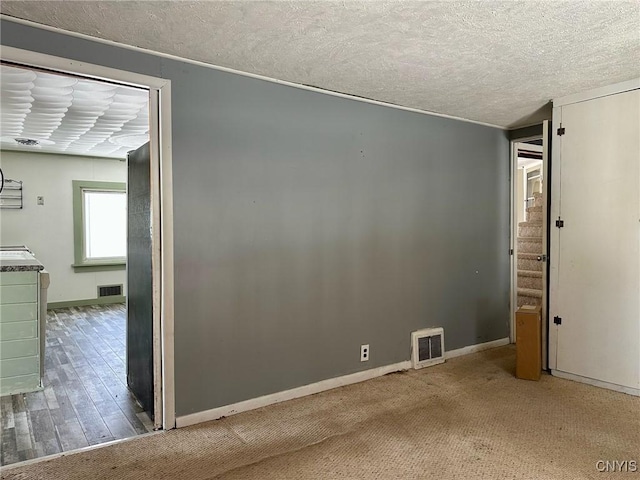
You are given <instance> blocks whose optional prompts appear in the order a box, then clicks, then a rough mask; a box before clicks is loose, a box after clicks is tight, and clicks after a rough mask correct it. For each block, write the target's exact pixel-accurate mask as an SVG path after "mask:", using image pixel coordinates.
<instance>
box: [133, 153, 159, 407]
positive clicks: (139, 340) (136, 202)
mask: <svg viewBox="0 0 640 480" xmlns="http://www.w3.org/2000/svg"><path fill="white" fill-rule="evenodd" d="M127 171H128V174H127V176H128V181H127V190H128V191H127V214H128V215H127V218H128V220H127V252H128V255H127V384H128V386H129V388H130V389H131V391H132V392H133V394H134V395H135V396H136V398H137V399H138V402H140V405H141V406H142V408H143V409H144V410H145V411H146V412H147V413H148V414H149V416H150V417H151V418H152V419H154V416H155V411H154V410H155V409H154V391H153V387H154V362H153V277H152V238H151V233H152V232H151V156H150V152H149V143H146V144H145V145H143V146H142V147H140V148H138V149H137V150H135V151H132V152H129V154H128V157H127Z"/></svg>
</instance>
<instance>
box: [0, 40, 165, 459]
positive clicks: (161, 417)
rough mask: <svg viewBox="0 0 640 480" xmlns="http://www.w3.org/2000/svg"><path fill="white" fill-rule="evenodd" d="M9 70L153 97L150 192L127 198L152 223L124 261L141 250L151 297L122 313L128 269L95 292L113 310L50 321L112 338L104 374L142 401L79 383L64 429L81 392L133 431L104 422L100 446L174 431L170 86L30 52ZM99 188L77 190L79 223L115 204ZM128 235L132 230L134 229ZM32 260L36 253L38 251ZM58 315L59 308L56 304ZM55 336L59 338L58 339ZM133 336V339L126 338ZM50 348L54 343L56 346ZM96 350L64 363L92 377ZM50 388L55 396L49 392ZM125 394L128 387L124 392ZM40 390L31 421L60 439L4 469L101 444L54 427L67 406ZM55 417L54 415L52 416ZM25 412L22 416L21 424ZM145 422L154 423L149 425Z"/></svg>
mask: <svg viewBox="0 0 640 480" xmlns="http://www.w3.org/2000/svg"><path fill="white" fill-rule="evenodd" d="M2 61H3V65H6V66H8V67H11V68H19V69H27V70H31V71H38V72H43V71H44V72H45V74H46V75H49V76H53V75H57V76H60V77H61V78H64V77H67V78H74V79H77V80H78V81H82V82H96V81H98V82H99V83H101V84H103V85H108V86H109V88H114V87H115V88H116V89H118V91H119V93H120V94H124V93H125V91H133V90H138V91H140V89H141V88H144V91H145V92H146V93H145V95H146V96H147V101H146V104H147V106H146V108H147V109H148V112H149V115H148V120H147V121H148V127H147V131H148V133H147V137H148V138H149V140H150V142H147V143H146V144H145V145H143V153H142V156H140V155H138V158H137V162H136V164H137V165H138V167H139V168H137V169H136V170H137V171H138V172H143V171H144V170H145V166H146V184H145V182H144V181H142V184H144V186H145V187H146V188H145V189H141V190H139V191H137V192H135V191H133V190H131V189H129V191H128V192H127V193H128V196H129V200H130V199H131V194H132V193H135V194H137V196H138V197H139V201H138V202H137V205H138V206H139V205H140V204H146V205H147V206H148V207H147V208H146V209H142V210H141V211H140V212H139V213H141V214H142V215H143V216H144V217H145V218H146V219H147V222H148V225H149V227H150V228H145V227H143V228H138V229H137V230H138V235H137V239H138V240H139V241H138V243H137V244H135V245H133V244H132V242H131V241H130V242H129V244H128V245H127V254H126V257H128V258H127V261H126V263H127V264H129V263H131V260H132V259H131V253H132V251H134V250H135V255H134V256H135V257H136V258H137V260H138V264H141V263H142V260H141V258H142V257H144V263H145V264H146V265H148V268H147V269H146V270H144V273H143V274H142V275H143V276H144V275H146V277H148V278H146V277H145V281H144V282H143V284H144V285H145V291H146V292H147V294H146V295H147V298H145V299H144V300H141V297H140V295H138V296H137V302H136V303H137V307H136V308H135V310H136V311H137V313H136V314H132V310H133V309H132V308H131V305H127V304H118V302H117V300H119V299H120V298H119V297H125V298H127V301H129V297H130V294H131V289H130V288H129V289H127V283H129V285H131V284H132V281H131V274H132V273H134V272H127V271H125V270H122V273H124V274H125V275H127V276H128V277H129V278H128V280H129V282H126V281H124V282H108V283H109V284H108V285H100V287H99V288H97V292H96V298H98V297H100V295H101V293H104V294H105V295H106V296H114V297H118V298H114V299H113V300H114V301H113V302H110V301H109V299H107V301H106V302H104V304H102V305H72V306H65V305H58V306H60V307H65V308H66V309H67V310H66V311H65V310H60V309H58V310H51V312H53V315H52V317H54V319H55V320H54V322H53V323H55V324H56V326H57V327H58V328H61V327H62V326H64V327H65V328H66V327H69V325H71V327H70V330H73V331H74V332H81V333H87V332H89V331H91V330H92V328H93V329H94V330H96V331H100V330H101V331H102V333H103V335H105V339H106V338H107V336H108V341H106V340H105V339H101V340H105V341H104V342H103V343H106V344H107V346H108V347H109V348H111V347H112V349H113V350H114V351H112V352H108V351H107V350H106V349H105V351H104V353H105V355H108V356H110V357H112V358H113V360H114V362H113V363H114V365H113V367H112V366H111V365H110V364H109V363H108V362H107V361H105V360H104V359H102V360H103V364H104V365H106V367H108V369H110V370H111V373H116V374H119V375H121V376H122V375H124V384H125V389H126V390H128V391H129V392H131V391H132V390H133V391H134V392H135V395H132V397H133V398H135V401H136V404H137V407H132V405H131V404H127V399H126V398H123V397H126V395H123V393H124V391H123V390H121V389H120V390H118V389H119V388H120V387H119V386H117V385H115V384H112V385H111V388H109V387H108V386H107V384H106V383H107V382H109V380H105V381H103V382H102V385H101V387H102V388H98V387H95V386H91V385H84V384H82V382H77V383H76V384H74V385H72V386H70V387H69V389H68V390H64V392H65V393H67V394H68V393H70V392H71V393H72V394H71V395H67V396H66V399H65V398H63V399H62V403H63V404H64V405H65V407H64V408H65V409H66V413H67V414H68V418H67V420H69V419H70V418H69V417H70V415H71V413H72V412H75V413H76V414H77V413H78V412H82V411H84V409H83V408H82V406H80V405H78V406H76V407H74V406H73V404H72V400H73V399H72V398H71V397H73V396H75V397H76V398H78V399H80V398H82V397H83V395H81V393H83V394H85V395H84V398H85V399H86V398H87V397H88V398H89V399H90V400H91V401H92V404H93V405H92V407H96V404H95V403H96V401H95V399H96V398H101V399H102V400H103V402H99V401H98V402H97V403H101V406H102V407H105V408H107V410H105V412H104V413H105V415H106V416H107V417H109V415H110V412H109V411H108V409H111V415H113V416H119V419H120V420H124V421H126V422H128V423H129V426H128V427H127V425H126V423H124V422H120V425H118V424H117V422H113V423H112V424H111V427H109V426H108V425H106V423H107V422H104V421H103V423H104V424H105V426H106V432H108V433H109V434H110V435H97V437H102V438H104V439H105V441H111V440H114V439H116V438H123V437H126V436H128V435H127V434H126V433H127V431H128V432H129V433H131V431H133V432H134V433H142V430H143V429H144V431H151V430H154V429H168V428H174V426H175V415H174V409H173V404H174V401H173V355H172V352H173V333H172V332H173V328H172V322H173V317H172V310H173V309H172V305H173V302H172V300H173V297H172V292H173V289H172V255H171V253H172V248H171V245H172V236H171V232H170V226H171V205H170V197H171V195H170V187H171V175H170V174H171V168H170V167H171V164H170V149H169V145H168V141H166V138H168V136H169V135H170V121H169V118H170V117H169V115H168V114H169V107H170V104H169V102H170V97H169V95H170V92H169V88H170V87H169V83H168V82H166V81H164V80H159V79H153V78H151V77H145V76H141V75H136V74H129V73H128V72H121V71H116V70H111V69H108V68H104V67H97V66H92V65H86V64H78V63H77V62H71V61H68V60H65V59H61V58H57V57H50V56H47V55H40V54H33V53H31V52H25V51H21V50H17V49H12V48H5V49H3V52H2ZM96 77H98V78H96ZM106 79H108V80H107V81H106V83H105V82H104V81H105V80H106ZM46 88H47V87H46V86H44V87H43V88H42V89H41V91H40V93H45V94H47V93H51V92H47V91H46ZM103 97H104V95H103ZM3 100H4V96H3ZM161 103H163V106H164V108H165V109H166V110H165V111H164V112H161V110H160V104H161ZM3 113H4V112H3ZM116 113H121V114H125V112H116ZM6 118H9V116H7V117H6ZM103 127H104V126H103ZM98 130H100V131H101V133H104V132H105V131H106V130H108V128H106V129H105V128H102V129H98ZM161 130H162V135H161ZM163 135H164V137H165V140H164V141H163ZM89 137H90V136H89ZM85 139H86V137H85ZM121 140H122V139H121ZM42 143H47V142H42ZM54 143H55V142H54ZM115 146H116V147H117V146H122V144H120V145H117V144H116V145H115ZM125 146H126V145H125ZM42 153H43V152H39V154H42ZM138 153H139V150H138ZM121 163H122V166H123V167H124V169H125V180H126V177H127V176H128V174H127V173H126V172H127V170H128V168H127V166H128V164H127V163H126V162H125V161H124V159H123V161H122V162H121ZM98 169H99V168H98ZM136 178H138V183H140V182H141V180H140V174H139V173H138V174H137V175H136ZM111 183H117V182H111ZM124 183H125V184H126V183H131V182H130V178H129V182H127V181H125V182H124ZM138 186H140V185H138ZM75 187H76V186H75V185H74V189H75ZM98 187H100V188H96V186H95V185H94V186H93V187H88V188H84V189H82V187H81V186H78V190H79V192H80V198H81V203H82V207H83V208H84V209H85V211H83V212H82V215H81V217H82V219H83V220H84V219H86V218H87V216H88V215H89V211H91V212H92V213H95V212H98V211H99V208H98V207H99V204H100V203H101V202H102V203H104V202H103V200H104V201H106V200H107V197H108V196H111V197H113V198H115V197H116V196H117V195H116V193H115V192H113V191H111V190H112V189H111V187H113V185H102V186H98ZM69 189H71V186H69ZM32 192H33V190H32ZM33 193H35V192H33ZM91 193H94V195H91ZM144 196H146V198H145V199H144V200H143V199H142V197H144ZM40 197H41V196H38V205H42V204H41V203H40V201H41V200H40ZM89 197H91V198H89ZM101 197H102V198H101ZM113 198H112V199H113ZM34 200H35V198H34ZM52 200H53V199H52ZM43 201H44V204H45V205H46V204H47V203H48V197H44V200H43ZM128 203H129V204H131V205H132V206H136V202H131V201H130V202H128ZM34 205H35V202H34ZM74 205H75V203H74ZM93 207H95V208H94V210H95V212H93V210H91V209H92V208H93ZM34 208H35V207H34ZM22 213H25V212H22ZM125 216H126V217H127V218H131V217H132V212H131V211H129V213H128V214H125ZM85 223H86V222H85ZM129 228H130V229H131V224H130V226H129ZM144 232H146V233H147V234H146V235H144V234H143V233H144ZM83 233H84V234H90V233H92V232H91V230H90V228H89V227H88V226H87V225H85V228H84V232H83ZM93 233H94V235H95V236H96V238H100V235H99V234H96V232H93ZM163 233H165V234H164V235H163V236H161V234H163ZM145 236H146V238H144V242H142V241H140V240H141V239H142V237H145ZM161 240H162V244H161ZM3 242H4V239H3ZM106 243H107V247H109V246H113V242H106ZM143 243H144V244H145V245H146V247H147V248H146V251H145V252H142V251H141V250H140V246H141V245H142V244H143ZM91 247H93V248H94V249H95V251H98V250H99V248H100V245H98V244H92V245H91ZM81 251H82V253H83V254H84V257H85V258H87V257H90V255H89V256H88V255H86V253H87V249H86V248H85V249H84V250H81ZM35 253H36V254H37V252H35ZM73 263H74V265H75V263H76V262H75V261H74V262H73ZM89 263H90V262H89ZM94 267H96V265H87V266H86V267H84V268H87V270H85V271H86V272H91V270H92V269H93V268H94ZM111 267H113V269H112V270H113V271H114V272H113V273H115V270H117V266H116V265H115V262H114V265H112V266H111ZM78 268H82V267H78ZM135 272H138V268H136V270H135ZM49 273H51V274H52V275H51V283H52V284H53V283H54V282H55V281H56V275H55V274H53V272H49ZM127 273H128V274H127ZM136 274H138V273H136ZM89 276H95V274H94V273H90V275H89ZM127 290H129V291H127ZM51 300H55V299H51ZM60 303H61V302H60ZM140 305H144V308H142V309H141V308H140ZM53 306H56V305H55V302H54V305H53ZM127 307H128V308H127ZM141 310H143V314H144V315H146V318H145V328H144V331H145V334H146V335H147V337H148V338H146V339H145V343H146V345H148V349H147V351H146V353H145V355H146V359H145V360H146V362H144V363H145V368H146V370H145V373H144V376H145V379H144V382H142V383H144V385H145V386H144V388H138V387H137V385H136V384H139V383H140V382H136V381H135V380H136V379H140V378H142V376H143V373H142V371H143V370H141V369H140V364H141V363H143V362H141V361H140V357H142V356H145V355H139V356H138V358H137V359H135V361H131V360H132V358H133V356H134V355H132V354H133V353H135V352H132V351H127V350H126V346H127V345H129V346H132V345H133V342H131V339H130V338H129V339H127V340H124V341H121V339H122V338H126V337H127V336H128V335H127V333H128V332H130V331H131V329H130V328H128V327H129V326H130V325H131V321H132V317H139V316H140V315H141V313H140V311H141ZM56 312H57V313H56ZM46 316H47V317H49V315H46ZM74 317H75V318H74ZM127 317H128V318H127ZM114 319H115V320H114ZM41 320H43V321H46V318H42V319H41ZM111 320H114V321H113V322H112V321H111ZM78 321H79V322H80V323H81V324H82V327H78V326H77V324H74V323H73V322H78ZM122 326H125V329H124V330H123V329H122V328H121V327H122ZM58 333H61V334H62V335H64V336H68V333H69V331H67V332H61V331H59V332H58ZM51 337H52V338H53V335H52V336H51ZM129 337H131V336H130V335H129ZM135 337H136V338H140V331H137V332H136V335H135ZM83 342H84V343H83ZM53 343H55V341H54V342H53ZM92 343H93V342H92V341H91V339H90V338H89V339H87V338H84V339H80V340H79V341H78V342H77V343H76V345H75V347H77V348H75V349H74V352H73V353H72V354H70V355H68V356H67V358H66V359H65V358H63V360H70V359H69V356H71V355H76V360H77V361H78V362H80V364H82V365H83V366H88V367H89V368H93V367H91V366H90V365H89V361H88V359H87V358H82V354H84V353H87V352H88V353H89V354H91V353H92V349H91V347H92ZM83 344H84V345H86V346H87V348H86V351H83V348H82V347H81V345H83ZM94 347H95V346H94ZM118 348H120V350H121V351H119V353H116V352H115V350H118ZM96 351H97V349H96V348H93V352H94V353H95V352H96ZM41 353H43V357H44V356H46V354H47V348H46V347H45V348H44V349H43V351H42V352H41ZM98 353H99V352H98ZM119 354H120V355H121V360H122V359H124V360H125V362H123V364H122V365H116V364H117V361H116V360H117V359H116V358H115V357H118V355H119ZM90 356H92V355H90ZM57 360H60V359H59V358H58V359H57ZM52 361H53V360H52ZM59 363H60V362H59ZM70 363H71V362H70V361H69V362H67V363H66V365H67V367H65V368H66V369H67V370H69V371H70V370H71V369H73V368H74V367H73V366H72V365H69V364H70ZM132 364H136V365H137V367H136V369H135V370H136V372H131V371H130V366H131V365H132ZM123 365H126V367H125V368H124V369H123V368H122V366H123ZM48 368H49V369H51V368H52V367H51V361H50V362H49V365H45V366H44V369H45V370H47V369H48ZM78 368H82V367H78ZM94 372H95V370H94ZM86 373H87V371H85V375H84V379H87V378H88V377H89V375H87V374H86ZM53 376H54V377H57V378H58V379H60V375H58V374H57V373H55V374H54V375H53ZM62 377H64V375H62ZM43 380H45V375H43ZM121 380H122V379H119V381H121ZM121 383H122V382H121ZM49 386H50V387H51V385H50V384H49ZM127 386H128V387H129V388H127ZM41 387H42V389H41V390H40V391H39V393H40V394H41V395H38V400H39V401H41V402H40V406H41V407H43V408H41V409H39V410H40V411H39V413H34V418H35V417H37V419H36V422H35V423H36V424H40V423H42V422H41V420H43V419H44V423H46V424H47V427H53V428H52V429H50V431H49V433H48V434H47V435H49V434H50V433H51V432H53V437H52V438H48V437H47V438H46V440H47V441H46V442H44V443H43V442H39V443H40V445H35V444H34V445H33V446H34V447H35V448H33V449H32V450H33V451H31V452H27V453H23V454H22V455H16V456H15V458H13V459H12V460H11V461H10V462H3V464H4V463H14V462H16V461H22V460H26V459H29V458H33V457H34V456H35V457H40V456H43V455H48V454H52V453H55V446H54V440H56V441H57V442H58V446H59V447H60V448H59V451H68V450H72V449H73V448H72V447H73V446H74V445H75V446H76V447H81V446H86V445H82V436H83V435H84V439H85V440H86V441H87V443H88V444H89V445H92V444H96V443H102V442H101V441H100V439H99V438H96V435H94V433H95V432H92V431H91V429H92V426H91V425H89V423H90V422H89V421H88V419H86V418H85V419H82V420H83V421H82V422H81V419H80V418H79V417H78V418H77V425H76V424H75V423H73V421H71V422H67V423H68V425H67V426H66V427H64V426H61V427H60V428H56V425H55V423H54V418H53V417H54V416H56V415H59V414H60V413H61V409H62V408H63V407H61V405H60V403H56V400H57V397H56V396H55V395H51V394H50V393H51V392H52V391H53V390H52V388H49V389H47V388H46V385H45V384H43V385H41ZM143 390H146V391H147V392H150V394H148V395H146V398H144V399H143V398H142V397H145V395H143V394H142V393H141V392H142V391H143ZM47 393H49V396H47V395H46V394H47ZM92 395H93V396H92ZM40 397H42V398H40ZM94 397H95V398H94ZM109 398H110V399H111V400H114V402H112V403H111V405H106V404H107V403H109V402H107V400H108V399H109ZM49 400H50V403H51V404H52V405H54V407H59V408H58V410H60V411H56V412H54V414H53V415H52V414H51V412H49V417H48V418H47V415H46V412H45V409H44V406H47V401H49ZM67 401H68V402H67ZM32 403H33V402H32ZM9 404H11V406H12V407H13V406H14V404H16V405H17V407H18V408H20V402H19V400H18V401H16V402H14V401H13V399H11V401H10V402H8V401H7V400H6V399H4V397H3V402H2V406H3V422H4V420H5V410H6V411H7V415H6V418H7V419H8V418H9V417H10V415H9V410H8V408H5V407H8V406H9ZM49 407H50V406H49ZM67 407H69V408H67ZM116 407H117V408H119V411H116V410H114V409H115V408H116ZM54 410H56V409H55V408H54ZM89 410H91V409H89ZM34 412H36V410H34ZM143 412H148V413H147V414H143ZM18 413H20V415H19V416H18V417H19V418H20V420H19V423H20V428H21V429H22V430H24V427H25V426H27V427H28V426H29V422H27V423H24V422H22V417H25V418H27V419H28V418H30V417H29V416H30V415H31V414H30V412H28V411H26V409H25V411H22V412H18ZM23 413H24V415H22V414H23ZM94 413H95V412H94ZM99 413H100V412H99ZM40 417H42V418H40ZM13 418H14V425H13V427H14V428H15V427H16V425H15V418H16V417H15V416H14V417H13ZM61 418H62V417H61ZM103 418H104V417H103ZM145 418H146V419H147V420H146V421H143V420H144V419H145ZM94 419H95V416H94ZM152 419H153V420H152ZM71 420H73V419H71ZM136 420H138V422H137V423H136ZM98 423H99V422H98ZM31 425H33V422H32V423H31ZM3 427H4V425H3ZM129 427H131V428H129ZM65 429H66V430H65ZM67 431H68V432H67ZM65 432H67V433H69V435H67V436H66V437H65ZM114 432H118V433H114ZM22 433H23V438H22V439H21V441H22V442H23V444H22V445H21V446H24V441H25V435H24V433H25V432H24V431H22ZM36 436H38V439H39V440H42V439H44V438H45V437H43V436H42V435H40V434H38V435H34V434H33V432H31V438H32V439H33V440H36V439H35V437H36ZM73 436H75V440H73V438H72V437H73ZM63 437H64V438H65V440H64V443H65V445H62V443H63V442H61V439H63ZM89 437H91V439H89ZM66 438H69V439H71V440H69V441H67V440H66ZM74 442H75V444H74ZM35 443H38V442H37V441H35ZM45 443H46V445H45ZM4 447H5V446H4V444H3V453H4V450H5V448H4ZM16 447H18V445H16Z"/></svg>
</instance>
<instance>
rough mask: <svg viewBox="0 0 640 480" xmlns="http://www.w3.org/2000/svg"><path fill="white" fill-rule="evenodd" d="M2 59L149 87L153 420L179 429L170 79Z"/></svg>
mask: <svg viewBox="0 0 640 480" xmlns="http://www.w3.org/2000/svg"><path fill="white" fill-rule="evenodd" d="M0 59H2V60H3V61H5V62H10V63H14V64H16V65H18V66H24V67H33V68H40V69H48V70H52V71H57V72H60V73H67V74H71V75H75V76H83V77H87V78H91V79H95V80H107V81H111V82H114V81H115V82H118V83H122V84H125V85H130V86H134V87H142V88H145V89H147V90H149V97H150V102H149V108H150V115H149V136H150V139H151V142H150V147H151V148H150V151H151V206H152V220H151V221H152V271H153V273H152V275H153V337H154V338H153V350H154V355H153V367H154V409H155V413H156V414H155V421H154V423H155V427H156V428H162V429H165V430H169V429H172V428H175V425H176V421H175V382H174V339H173V333H174V313H173V308H174V296H173V287H174V283H173V275H174V270H173V180H172V168H171V167H172V162H171V81H170V80H166V79H162V78H157V77H151V76H148V75H142V74H139V73H133V72H128V71H125V70H118V69H114V68H109V67H103V66H100V65H94V64H89V63H84V62H78V61H76V60H69V59H66V58H62V57H55V56H52V55H45V54H42V53H36V52H31V51H28V50H22V49H18V48H13V47H5V46H3V47H2V50H1V51H0Z"/></svg>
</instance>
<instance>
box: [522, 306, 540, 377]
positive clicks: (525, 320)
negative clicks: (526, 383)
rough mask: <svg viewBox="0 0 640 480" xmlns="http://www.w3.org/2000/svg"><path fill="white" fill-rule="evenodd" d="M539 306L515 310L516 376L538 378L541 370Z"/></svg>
mask: <svg viewBox="0 0 640 480" xmlns="http://www.w3.org/2000/svg"><path fill="white" fill-rule="evenodd" d="M540 327H541V307H540V306H537V307H532V306H528V305H525V306H522V307H520V308H519V309H518V311H516V377H518V378H522V379H524V380H540V372H541V371H542V334H541V328H540Z"/></svg>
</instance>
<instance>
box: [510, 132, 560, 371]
mask: <svg viewBox="0 0 640 480" xmlns="http://www.w3.org/2000/svg"><path fill="white" fill-rule="evenodd" d="M549 129H550V123H549V122H548V121H545V122H543V124H542V132H541V133H540V134H538V135H534V136H531V137H526V138H517V139H514V140H513V149H512V162H513V173H512V175H513V179H514V182H513V187H512V188H513V189H512V199H513V200H512V211H513V225H514V230H513V234H512V248H513V253H514V256H515V261H514V267H515V268H514V269H513V285H514V286H515V288H514V289H513V297H512V305H514V308H513V309H512V318H511V340H512V341H515V311H516V310H517V308H519V307H522V306H525V305H529V306H533V307H535V306H540V307H541V312H542V319H541V320H542V322H541V329H542V331H541V338H542V351H541V356H542V368H543V369H544V370H546V369H547V368H548V361H547V359H548V354H547V351H548V334H547V333H548V320H547V302H548V300H547V298H548V288H547V285H548V274H547V272H548V268H547V266H548V263H547V262H548V253H547V252H548V231H547V230H548V229H547V224H548V204H549V202H548V198H549V195H548V193H549V189H548V187H549V181H548V180H549V152H550V144H549V139H550V136H549Z"/></svg>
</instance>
